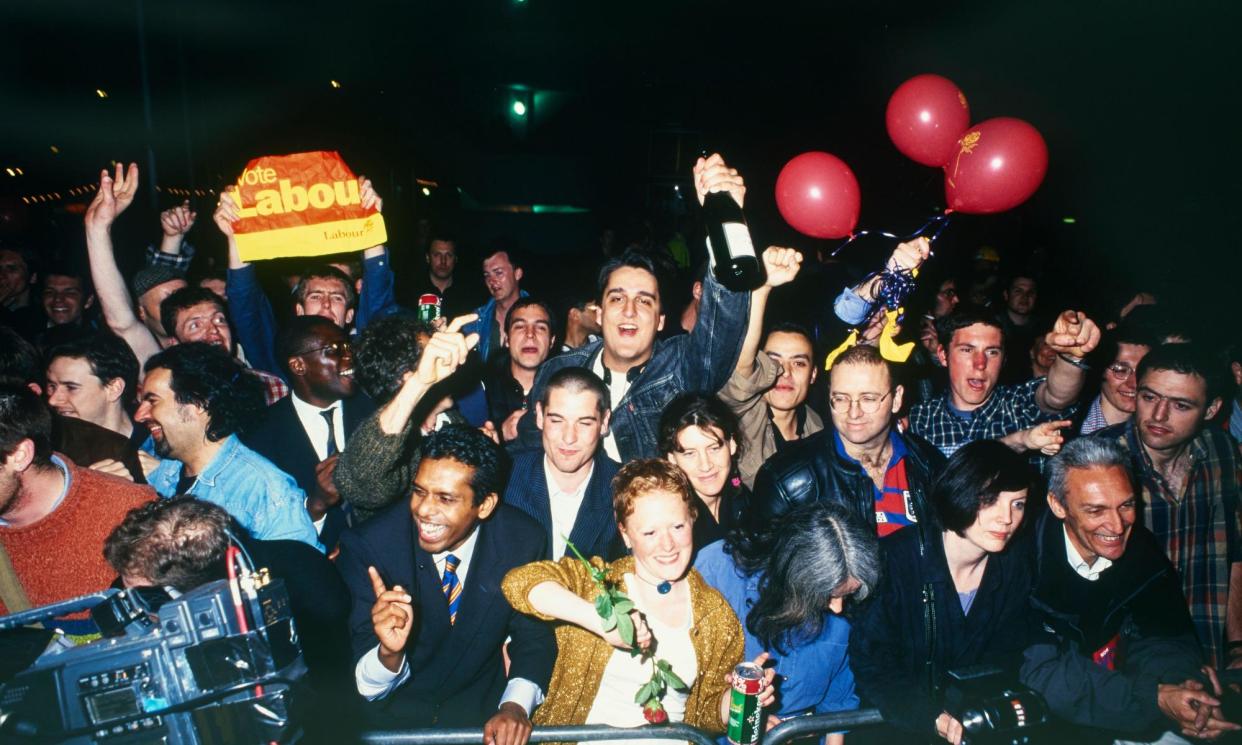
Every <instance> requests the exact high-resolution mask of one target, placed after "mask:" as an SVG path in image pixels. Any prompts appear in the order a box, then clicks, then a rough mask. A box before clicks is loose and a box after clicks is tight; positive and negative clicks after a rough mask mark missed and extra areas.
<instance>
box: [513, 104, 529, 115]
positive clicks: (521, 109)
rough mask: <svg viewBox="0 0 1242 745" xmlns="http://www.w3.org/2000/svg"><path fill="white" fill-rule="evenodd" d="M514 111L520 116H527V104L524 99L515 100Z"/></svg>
mask: <svg viewBox="0 0 1242 745" xmlns="http://www.w3.org/2000/svg"><path fill="white" fill-rule="evenodd" d="M513 113H514V114H517V115H518V116H526V104H525V102H523V101H514V102H513Z"/></svg>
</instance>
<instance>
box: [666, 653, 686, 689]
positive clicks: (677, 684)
mask: <svg viewBox="0 0 1242 745" xmlns="http://www.w3.org/2000/svg"><path fill="white" fill-rule="evenodd" d="M660 661H661V662H664V661H663V660H660ZM664 664H665V668H664V679H665V680H666V681H667V682H668V684H669V686H670V687H671V688H672V689H673V690H676V691H681V692H682V693H686V692H688V691H689V690H690V686H688V685H686V682H685V681H684V680H682V679H681V678H679V677H677V673H675V672H673V668H672V666H671V665H669V664H668V663H667V662H665V663H664Z"/></svg>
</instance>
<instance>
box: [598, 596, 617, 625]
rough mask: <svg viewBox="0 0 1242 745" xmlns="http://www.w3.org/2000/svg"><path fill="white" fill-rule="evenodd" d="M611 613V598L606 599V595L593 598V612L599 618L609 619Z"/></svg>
mask: <svg viewBox="0 0 1242 745" xmlns="http://www.w3.org/2000/svg"><path fill="white" fill-rule="evenodd" d="M612 611H613V606H612V598H610V597H608V595H596V596H595V612H596V613H598V614H599V617H600V618H603V619H608V618H611V617H612Z"/></svg>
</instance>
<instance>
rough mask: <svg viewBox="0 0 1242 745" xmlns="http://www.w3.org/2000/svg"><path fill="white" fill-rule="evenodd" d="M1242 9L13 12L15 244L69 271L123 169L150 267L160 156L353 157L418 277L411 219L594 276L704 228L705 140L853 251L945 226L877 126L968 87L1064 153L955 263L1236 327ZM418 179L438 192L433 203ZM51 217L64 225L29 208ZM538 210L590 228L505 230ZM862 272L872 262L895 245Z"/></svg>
mask: <svg viewBox="0 0 1242 745" xmlns="http://www.w3.org/2000/svg"><path fill="white" fill-rule="evenodd" d="M1239 7H1240V6H1239V4H1237V3H1236V2H1188V3H1167V2H1161V3H1157V2H1133V1H1132V2H1095V3H1085V2H1077V3H1067V2H1054V3H1053V2H1049V3H1017V2H1001V3H981V2H964V3H928V2H906V1H902V2H890V3H865V2H864V3H842V2H816V3H779V2H777V3H758V2H751V3H728V2H712V3H708V2H698V1H694V2H690V1H679V0H666V2H661V3H645V2H637V3H636V2H629V3H601V2H581V1H579V2H564V1H561V0H525V2H521V3H519V2H515V0H479V1H477V2H476V1H467V2H456V3H450V2H438V3H431V2H421V1H420V2H409V3H397V2H381V3H348V4H347V3H326V2H320V1H318V0H314V1H311V2H305V1H303V2H292V1H290V0H280V1H278V2H239V1H238V0H227V1H226V2H203V1H200V2H191V1H190V0H169V1H166V2H160V1H158V0H143V2H142V4H141V6H139V5H138V4H136V3H135V1H134V0H118V1H116V2H29V3H22V4H17V3H12V2H5V3H4V6H3V10H2V11H0V29H2V31H0V33H2V34H3V37H4V43H3V44H0V70H3V71H4V72H3V73H0V112H2V115H0V213H3V218H4V219H3V221H0V223H2V224H0V230H2V231H4V233H3V235H5V236H8V237H9V238H10V239H11V238H13V237H14V236H15V235H19V236H23V237H26V238H28V239H30V240H34V241H36V242H37V244H38V245H40V246H41V247H42V249H43V250H45V251H48V252H62V253H64V252H68V253H73V252H76V251H79V250H80V244H81V243H82V240H81V236H80V233H81V229H80V221H81V216H80V212H77V211H75V209H74V207H73V205H74V202H81V203H84V202H85V201H86V199H87V198H88V196H89V195H87V196H84V197H77V196H71V195H69V194H68V190H69V189H70V188H72V187H77V186H81V185H84V184H87V183H90V182H91V181H97V179H98V171H99V168H100V167H102V166H104V165H107V164H108V163H109V162H110V161H113V160H121V161H131V160H133V161H137V162H138V163H139V165H140V167H142V168H143V178H144V181H145V182H146V183H144V192H143V194H142V196H141V197H140V199H139V201H138V203H137V205H138V206H137V207H136V208H135V209H134V210H133V212H135V213H137V214H136V215H127V216H126V218H123V222H124V223H126V225H125V226H124V230H125V231H128V234H130V237H129V239H128V240H127V241H125V243H126V246H125V248H126V249H127V250H128V251H130V252H132V253H133V254H135V256H136V254H137V250H136V249H137V246H138V245H139V244H141V243H144V242H147V241H151V240H154V239H155V237H156V235H157V234H158V233H157V231H158V229H157V226H156V223H155V218H154V208H155V204H154V203H155V202H158V204H159V206H161V207H166V206H169V205H170V204H172V203H174V202H176V201H179V199H180V198H179V197H174V196H173V195H171V194H169V193H167V192H166V191H161V192H160V193H158V194H157V193H155V192H154V191H150V192H148V191H146V185H147V184H149V183H150V173H149V172H148V169H149V164H150V158H151V157H153V159H154V162H155V165H156V174H157V181H158V183H159V184H160V185H161V187H178V188H189V189H201V190H206V189H209V188H218V187H219V186H220V185H221V184H222V183H225V182H227V181H229V180H231V179H234V178H236V175H237V174H238V173H239V172H240V170H241V168H242V166H243V165H244V164H245V162H246V161H247V160H248V159H250V158H252V157H256V156H259V155H265V154H278V153H285V152H296V151H299V150H306V149H336V150H340V151H341V152H342V154H343V155H344V156H345V158H346V160H347V162H349V163H350V165H351V166H352V167H353V168H354V170H355V172H361V173H365V174H367V175H369V176H371V177H372V178H373V179H374V180H375V181H376V184H377V187H378V188H379V189H380V191H381V193H382V194H383V195H384V196H385V198H386V202H387V204H386V207H385V217H386V219H387V220H388V222H389V234H390V236H391V239H390V247H391V248H392V249H393V250H394V252H395V253H396V254H397V255H398V260H400V258H401V257H402V256H403V255H404V256H406V257H409V256H410V255H411V254H412V253H413V251H412V249H413V247H414V246H415V245H416V238H415V229H414V226H415V224H416V221H417V220H416V218H419V217H429V218H432V219H436V220H452V221H453V222H455V224H456V225H457V228H458V232H459V234H460V236H461V237H462V238H463V242H464V243H466V244H467V245H471V244H473V245H479V244H481V243H485V242H488V241H490V240H493V239H494V238H496V237H497V236H507V237H509V238H511V239H513V240H515V241H516V242H517V243H518V244H519V245H521V246H522V247H524V248H526V249H527V250H528V251H530V252H533V253H537V254H572V255H573V256H574V257H577V258H579V259H581V260H583V261H584V262H585V261H588V260H589V261H593V260H594V258H595V257H596V256H597V255H598V235H599V231H600V229H601V228H602V227H604V226H611V227H616V228H618V229H620V230H622V231H624V230H625V229H626V226H627V225H630V224H632V222H633V218H635V217H642V216H650V217H651V218H652V219H653V220H654V222H653V225H654V229H655V231H656V234H657V237H662V234H663V233H664V232H666V231H668V230H671V228H672V226H673V225H674V224H675V222H674V221H675V220H676V219H677V218H678V216H679V215H683V216H685V215H688V217H689V218H690V220H693V218H694V214H695V213H694V211H693V210H689V211H687V210H686V208H685V205H684V203H682V202H679V201H678V199H677V197H676V193H675V192H674V191H673V186H674V184H676V183H678V182H681V183H682V184H684V186H683V187H682V188H683V190H688V189H689V172H690V165H691V162H692V161H691V157H692V155H693V153H694V152H696V151H697V149H698V147H699V146H700V145H703V144H707V145H708V146H710V147H712V148H713V149H718V150H720V151H722V152H723V153H724V154H725V156H726V158H727V159H728V160H729V161H730V162H731V163H732V164H733V165H735V166H737V167H738V168H739V169H741V170H742V172H743V174H744V175H745V176H746V178H747V181H748V185H749V188H750V191H749V198H748V201H747V212H748V215H749V217H750V220H751V223H752V227H753V229H754V232H755V234H756V239H757V241H760V242H764V243H782V244H785V245H795V246H799V247H802V248H806V249H814V248H816V247H817V242H816V241H814V240H812V239H808V238H805V237H801V236H798V235H797V234H795V233H793V231H792V230H790V229H789V228H788V227H787V226H785V225H784V223H783V222H782V221H781V220H780V218H779V216H778V215H777V213H776V210H775V205H774V202H773V198H772V187H773V183H774V181H775V178H776V174H777V172H778V171H779V169H780V167H781V166H782V165H783V164H784V162H785V161H786V160H788V159H789V158H790V157H792V156H794V155H796V154H798V153H800V152H803V151H807V150H827V151H829V152H832V153H834V154H836V155H838V156H840V157H841V158H843V159H844V160H845V161H846V162H847V163H849V164H850V165H851V166H852V168H853V169H854V171H855V173H856V174H857V176H858V179H859V182H860V185H861V187H862V205H863V206H862V215H861V218H860V222H859V227H862V228H866V227H872V228H887V229H891V230H895V231H897V232H904V231H907V230H909V229H912V228H914V227H916V226H917V225H919V224H921V223H922V222H923V220H924V219H925V218H926V217H927V216H929V215H930V214H932V212H933V209H934V208H937V207H940V208H942V207H943V204H944V198H943V192H942V186H941V183H942V179H941V176H940V173H939V172H938V171H934V170H932V169H929V168H926V167H923V166H919V165H917V164H915V163H913V162H912V161H909V160H906V159H905V158H904V157H903V156H902V155H901V154H900V153H898V152H897V150H896V149H895V148H894V147H893V146H892V144H891V143H890V142H889V140H888V138H887V135H886V133H885V130H884V107H885V103H886V102H887V99H888V96H889V95H890V94H891V93H892V91H893V90H894V89H895V88H896V87H897V85H899V84H900V83H901V82H902V81H903V80H905V79H907V78H909V77H911V76H913V75H916V74H919V73H923V72H935V73H939V74H941V75H944V76H946V77H948V78H949V79H951V80H953V81H954V82H956V83H957V84H958V85H959V86H960V87H961V88H962V90H964V91H965V93H966V95H967V96H968V98H969V100H970V106H971V112H972V119H973V120H975V121H981V120H983V119H987V118H991V117H994V116H1001V115H1008V116H1016V117H1020V118H1022V119H1025V120H1027V121H1029V122H1031V123H1032V124H1034V125H1035V126H1036V127H1037V128H1038V129H1039V130H1040V131H1041V132H1042V133H1043V135H1044V137H1045V139H1046V140H1047V142H1048V146H1049V151H1050V167H1049V172H1048V176H1047V179H1046V180H1045V182H1044V184H1043V186H1042V187H1041V188H1040V190H1039V192H1038V193H1037V194H1036V195H1035V197H1034V198H1033V199H1032V200H1031V201H1029V202H1028V203H1027V204H1025V205H1023V206H1022V207H1020V208H1018V209H1016V210H1014V211H1012V212H1009V213H1006V214H1003V215H997V216H989V217H960V218H956V219H955V221H954V223H953V225H952V226H951V227H950V228H949V231H948V232H947V233H946V234H945V238H944V240H942V241H941V242H939V243H938V244H937V251H938V256H945V257H953V256H968V255H969V254H971V253H972V252H973V251H974V250H975V248H977V247H978V246H979V245H981V244H984V243H987V244H990V245H993V246H996V247H997V248H998V249H999V250H1001V252H1002V253H1003V254H1004V255H1005V257H1006V259H1007V261H1009V262H1010V263H1018V262H1021V261H1025V260H1026V258H1025V257H1027V256H1028V255H1029V254H1030V252H1032V251H1036V252H1042V253H1043V254H1045V255H1046V256H1047V257H1048V262H1049V266H1050V268H1051V271H1050V273H1049V275H1048V279H1049V281H1048V283H1047V284H1046V293H1047V294H1067V295H1071V296H1073V295H1075V294H1077V293H1076V292H1074V290H1075V288H1079V289H1081V288H1093V289H1094V288H1101V287H1103V288H1108V289H1118V288H1121V287H1123V286H1136V285H1140V284H1141V285H1143V286H1146V287H1154V288H1156V289H1158V290H1164V291H1166V292H1170V291H1172V292H1178V293H1181V294H1183V295H1184V296H1185V297H1186V298H1187V299H1189V300H1192V301H1193V302H1194V303H1195V304H1196V305H1195V307H1196V308H1202V309H1205V310H1207V309H1212V308H1215V309H1219V310H1221V311H1223V312H1225V313H1228V314H1229V315H1227V316H1225V318H1227V319H1232V318H1234V317H1236V310H1233V308H1234V307H1236V305H1235V304H1234V303H1232V302H1231V300H1232V298H1230V297H1228V296H1227V295H1226V294H1225V291H1227V290H1228V289H1230V288H1231V286H1232V285H1233V280H1234V278H1235V277H1237V276H1238V272H1239V269H1240V268H1242V260H1240V259H1239V257H1238V246H1237V243H1238V242H1237V239H1236V237H1235V234H1234V228H1235V226H1236V221H1235V219H1234V210H1235V205H1236V204H1237V202H1238V198H1239V196H1240V194H1239V188H1238V186H1237V173H1238V172H1239V165H1242V163H1240V161H1242V158H1240V156H1239V147H1238V143H1237V138H1238V133H1239V122H1238V117H1237V111H1238V106H1237V104H1236V100H1237V98H1238V94H1239V85H1238V82H1237V75H1238V73H1239V70H1240V69H1242V66H1239V64H1238V62H1239V56H1240V55H1239V52H1238V44H1237V42H1236V40H1235V38H1234V35H1235V33H1236V29H1237V27H1238V22H1239V20H1242V11H1240V10H1239ZM140 16H141V18H142V26H143V28H144V29H145V33H142V34H140V31H139V25H140V21H139V18H140ZM140 38H145V57H146V70H147V71H148V73H149V90H150V119H151V128H150V130H148V128H147V125H146V123H145V122H146V120H145V115H144V97H143V81H142V70H143V64H142V56H143V54H142V48H141V46H140ZM331 80H336V81H339V83H340V86H341V87H340V88H339V89H338V88H333V87H332V86H331V85H330V84H329V81H331ZM517 86H524V87H525V89H528V90H529V95H530V97H531V98H530V101H531V103H532V104H533V106H532V109H533V111H532V112H531V117H530V118H529V122H528V125H527V126H526V131H525V132H524V133H521V132H519V131H517V129H516V128H515V126H514V124H513V118H512V117H511V116H510V114H509V111H510V108H509V107H510V98H509V97H510V92H511V90H513V89H514V87H517ZM96 89H100V90H104V91H106V92H107V94H108V97H107V98H102V99H101V98H99V97H98V96H97V95H96ZM52 146H55V147H56V148H57V149H58V150H59V152H58V153H53V152H52V149H51V148H52ZM148 149H149V152H150V153H151V156H149V155H148ZM8 167H20V168H21V169H22V175H20V176H9V175H8V174H7V173H6V172H5V171H4V169H5V168H8ZM416 179H421V180H423V181H424V182H435V183H436V184H437V185H438V186H436V187H435V188H432V189H430V190H431V192H432V195H431V196H430V197H427V196H424V195H423V194H422V190H421V187H422V185H423V184H419V183H418V182H417V181H416ZM458 189H460V191H458ZM53 192H59V193H60V195H61V199H59V200H53V201H51V202H46V203H38V204H36V205H34V206H33V207H26V206H24V205H22V202H21V197H23V196H27V197H29V196H32V195H37V194H45V193H53ZM195 203H196V205H197V206H198V208H199V212H200V216H199V224H198V226H196V228H195V231H194V234H192V235H191V239H192V240H193V241H194V242H195V243H196V244H198V245H200V246H202V247H203V248H202V250H204V251H208V252H210V251H213V250H219V247H220V246H222V240H220V237H219V235H218V234H216V231H215V229H214V227H213V226H212V225H211V222H210V215H209V212H210V208H211V206H212V205H213V204H214V197H212V196H211V195H210V194H205V195H204V196H203V197H201V198H196V199H195ZM536 204H539V205H562V206H571V207H579V208H583V209H585V210H587V211H584V212H574V213H570V214H532V213H514V212H507V211H504V210H503V208H504V207H505V206H509V205H536ZM139 208H141V209H139ZM143 210H145V211H146V212H145V214H144V213H143ZM1065 218H1073V220H1074V222H1073V223H1072V224H1069V223H1067V222H1066V221H1065ZM121 229H122V228H121V227H118V230H121ZM123 235H124V234H123ZM849 250H850V252H851V258H854V259H858V260H863V259H869V258H871V257H872V255H874V256H877V257H878V255H879V253H880V252H881V251H883V252H887V250H889V249H888V248H887V247H884V246H879V245H872V244H861V245H856V246H854V247H851V248H850V249H849ZM945 260H948V258H946V259H945ZM867 263H872V262H870V261H868V262H867ZM465 268H466V269H467V270H469V271H473V264H472V263H471V264H468V265H466V267H465ZM528 274H530V273H529V272H528Z"/></svg>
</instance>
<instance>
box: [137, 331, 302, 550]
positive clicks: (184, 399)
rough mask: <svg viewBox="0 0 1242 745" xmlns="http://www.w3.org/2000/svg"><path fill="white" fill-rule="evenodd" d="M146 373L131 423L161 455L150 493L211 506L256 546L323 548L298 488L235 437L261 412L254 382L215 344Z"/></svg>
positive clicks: (170, 357) (170, 353)
mask: <svg viewBox="0 0 1242 745" xmlns="http://www.w3.org/2000/svg"><path fill="white" fill-rule="evenodd" d="M146 371H147V376H146V378H144V379H143V381H142V402H141V403H140V404H139V406H138V411H137V413H135V415H134V418H135V419H136V420H138V421H140V422H143V423H144V424H146V425H147V428H148V429H149V430H150V431H151V438H152V440H153V441H154V443H155V449H156V452H157V453H158V454H159V456H160V457H161V458H163V460H162V461H161V462H160V464H159V465H158V466H156V467H155V469H154V470H153V471H152V472H151V473H150V474H149V475H148V477H147V480H148V482H149V483H150V484H151V485H152V486H153V487H155V491H156V492H158V493H159V495H160V496H162V497H166V498H167V497H172V496H174V495H177V494H189V495H191V496H194V497H198V498H199V499H203V500H206V501H208V502H213V503H215V504H218V505H220V506H221V507H223V508H224V509H226V510H228V512H229V514H230V515H232V516H233V517H234V518H236V519H237V522H239V523H241V525H242V527H244V528H246V530H249V531H250V533H251V535H253V536H254V537H255V538H258V539H259V540H261V541H272V540H280V539H288V540H296V541H302V542H304V543H309V544H310V545H312V546H315V547H316V548H322V547H321V546H320V545H319V541H318V539H317V537H316V535H315V526H314V525H313V524H312V523H311V519H310V515H309V514H308V513H307V511H306V495H305V494H304V493H303V492H302V490H301V489H299V488H298V485H297V483H295V482H294V480H293V478H292V477H291V476H289V475H288V474H286V473H284V472H282V471H281V470H280V469H278V468H276V466H274V465H272V463H271V461H269V460H267V459H266V458H264V457H263V456H261V455H259V454H258V453H256V452H255V451H253V450H251V449H250V448H248V447H246V446H245V445H243V444H242V443H241V440H239V439H238V438H237V432H238V431H239V430H241V429H242V428H243V425H244V424H245V423H246V421H247V420H248V419H250V418H251V417H253V416H254V412H256V411H260V410H262V400H263V398H262V391H261V390H260V388H261V386H260V384H259V382H258V380H256V379H255V378H253V377H252V376H250V375H247V374H246V368H244V367H242V364H241V363H240V362H238V361H237V360H235V359H233V358H232V357H231V356H229V353H228V352H226V351H224V350H223V349H221V348H220V347H217V346H214V345H211V344H201V343H197V342H190V343H185V344H177V345H176V346H173V347H170V348H168V349H166V350H164V351H163V352H160V353H159V354H157V355H155V356H153V357H152V358H151V359H149V360H147V365H146Z"/></svg>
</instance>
